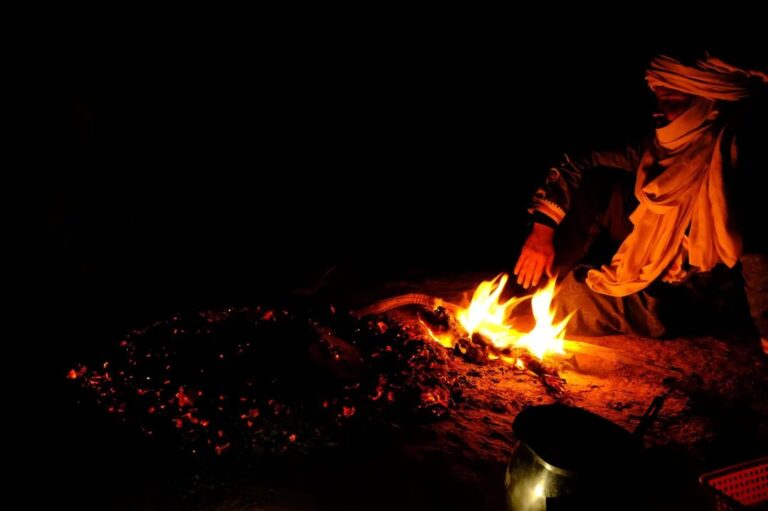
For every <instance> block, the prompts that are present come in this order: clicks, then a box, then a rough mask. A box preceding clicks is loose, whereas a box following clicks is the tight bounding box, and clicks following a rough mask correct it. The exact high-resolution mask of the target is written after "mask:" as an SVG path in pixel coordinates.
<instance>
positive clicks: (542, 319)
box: [433, 273, 570, 365]
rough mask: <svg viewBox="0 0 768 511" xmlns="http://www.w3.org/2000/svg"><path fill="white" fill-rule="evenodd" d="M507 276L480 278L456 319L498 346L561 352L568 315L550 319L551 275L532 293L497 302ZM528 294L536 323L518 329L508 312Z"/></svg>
mask: <svg viewBox="0 0 768 511" xmlns="http://www.w3.org/2000/svg"><path fill="white" fill-rule="evenodd" d="M508 279H509V277H508V276H507V274H505V273H502V274H501V275H498V276H497V277H496V278H494V279H493V280H490V281H488V280H487V281H483V282H481V283H480V285H479V286H477V289H476V290H475V293H474V295H473V296H472V301H471V302H470V303H469V305H468V306H467V307H466V308H459V310H458V311H457V312H456V319H457V320H458V321H459V323H461V325H462V326H463V327H464V329H465V330H466V331H467V333H469V334H470V335H472V334H474V333H478V334H480V335H482V336H483V337H485V338H486V339H488V340H489V341H490V342H491V343H492V344H493V345H494V346H495V347H497V348H499V349H505V348H523V349H526V350H528V351H529V352H530V353H531V354H532V355H534V356H535V357H536V358H538V359H543V358H544V357H545V356H547V355H551V354H564V353H565V350H564V349H563V346H564V338H565V326H566V325H567V324H568V320H569V319H570V316H568V317H566V318H565V319H564V320H562V321H560V322H559V323H557V324H554V323H553V320H554V317H555V311H554V309H553V307H552V298H553V296H554V294H555V279H550V280H549V282H548V283H547V286H546V287H544V288H543V289H539V290H538V291H536V293H535V294H534V295H528V296H523V297H519V298H510V299H509V300H507V301H504V302H500V301H499V298H500V297H501V293H502V292H503V291H504V286H505V285H506V284H507V280H508ZM529 298H530V299H531V307H532V309H533V317H534V320H535V322H536V324H535V326H534V328H533V330H531V331H530V332H528V333H525V332H519V331H517V330H515V329H514V328H512V326H511V325H510V324H509V320H510V316H511V313H512V311H513V310H514V308H515V307H516V306H517V305H519V304H520V303H522V302H523V301H525V300H527V299H529ZM433 337H434V336H433ZM441 344H442V343H441ZM502 358H508V357H502ZM512 362H513V363H514V359H512ZM518 365H519V364H518Z"/></svg>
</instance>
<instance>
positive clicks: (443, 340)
mask: <svg viewBox="0 0 768 511" xmlns="http://www.w3.org/2000/svg"><path fill="white" fill-rule="evenodd" d="M420 322H421V326H423V327H424V329H425V330H426V332H427V335H429V337H430V338H431V339H432V340H433V341H435V342H436V343H438V344H439V345H440V346H443V347H444V348H453V346H454V344H455V343H454V341H453V336H451V334H436V333H434V332H433V331H432V329H431V328H429V327H428V326H427V325H426V324H425V323H424V321H420Z"/></svg>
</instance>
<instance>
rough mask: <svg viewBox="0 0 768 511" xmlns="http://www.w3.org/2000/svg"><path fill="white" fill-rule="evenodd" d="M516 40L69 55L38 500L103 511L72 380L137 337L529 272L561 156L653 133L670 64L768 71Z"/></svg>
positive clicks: (29, 121) (39, 342)
mask: <svg viewBox="0 0 768 511" xmlns="http://www.w3.org/2000/svg"><path fill="white" fill-rule="evenodd" d="M519 23H522V22H519ZM511 28H513V27H511ZM511 28H510V30H509V31H488V32H486V31H483V30H481V29H480V28H479V27H474V28H473V29H472V31H471V33H470V32H469V31H462V30H458V29H457V30H456V32H455V33H453V34H450V35H451V37H447V36H448V34H445V33H443V34H436V33H435V34H431V33H428V32H426V31H425V32H424V33H423V34H422V35H420V36H418V37H414V36H412V35H411V36H407V37H406V36H405V35H404V33H401V32H400V31H399V29H398V30H395V29H394V28H392V29H391V30H386V31H384V33H380V34H378V35H376V36H372V35H371V34H370V33H367V30H366V29H365V28H364V27H363V28H361V29H359V30H352V31H349V32H345V33H343V34H341V33H340V32H338V31H336V32H333V33H331V32H330V31H329V32H328V33H323V31H322V30H318V31H316V32H314V33H312V34H308V33H305V32H303V31H301V32H302V35H301V36H300V35H297V34H296V33H292V32H289V31H285V32H282V33H281V34H279V35H271V36H269V37H266V36H264V35H261V34H256V35H254V37H253V39H251V38H250V37H243V40H234V39H232V40H228V39H227V40H225V39H223V38H222V34H220V33H217V34H213V33H210V32H206V31H202V32H203V33H201V34H197V35H199V37H196V36H195V35H196V34H184V35H181V34H179V35H178V37H177V36H175V35H174V36H169V37H168V38H167V40H166V39H165V38H164V40H163V41H162V43H161V42H157V43H154V42H153V43H151V44H149V43H147V42H146V41H144V42H142V43H141V44H139V43H135V44H134V42H132V39H131V38H126V39H124V40H122V41H121V42H119V43H116V44H112V42H113V41H110V43H109V44H102V42H103V41H102V39H100V37H102V36H98V37H97V36H93V37H73V39H80V40H79V41H78V42H77V43H76V44H72V45H70V44H66V45H55V44H54V45H51V47H50V48H49V49H47V50H46V52H45V58H44V59H43V62H41V64H40V67H41V69H42V72H43V74H44V75H45V78H44V81H45V83H49V84H50V86H49V87H44V89H37V88H36V91H41V90H42V94H40V96H39V97H38V100H35V101H32V102H31V103H30V104H29V105H28V107H24V108H23V115H24V119H23V120H22V121H21V124H20V125H19V126H20V130H19V131H20V132H21V133H22V134H23V135H24V138H25V141H24V142H23V144H24V145H23V147H24V148H25V149H26V148H29V149H28V150H29V151H30V154H31V155H32V157H31V160H32V161H34V162H35V164H36V168H35V169H34V170H32V171H30V172H29V173H28V174H25V175H22V176H19V177H18V178H14V179H13V180H11V183H10V185H9V187H8V188H7V189H6V192H5V195H6V196H7V199H8V200H7V201H6V204H10V205H11V211H12V213H11V214H10V215H9V218H7V219H6V220H9V219H10V222H8V227H7V230H6V234H5V237H6V240H9V241H6V243H5V244H4V246H5V247H6V252H7V255H9V256H10V261H11V262H10V263H6V270H5V271H6V279H5V280H6V281H7V282H9V283H10V284H9V285H8V286H4V287H6V288H7V289H8V290H9V297H10V298H11V303H12V305H10V309H9V311H7V312H10V317H12V318H13V319H12V320H11V322H10V329H9V330H7V331H6V335H8V337H7V338H6V343H5V345H6V348H5V349H6V360H10V367H6V370H5V372H6V373H7V374H6V377H7V378H9V381H10V382H11V386H10V387H8V389H7V392H8V393H9V394H12V397H11V400H10V405H9V406H11V407H12V408H11V409H12V410H13V412H12V413H11V414H10V416H9V415H6V419H5V422H6V425H10V426H11V428H12V432H11V433H10V438H7V439H6V440H7V442H9V443H11V444H13V446H14V447H13V448H12V449H13V451H14V452H13V455H12V457H11V459H12V460H13V461H12V466H13V467H15V468H18V470H17V473H18V476H19V481H20V485H19V487H20V488H24V489H25V490H24V491H39V488H40V486H41V485H42V486H43V487H46V488H48V487H51V485H52V486H53V487H55V488H57V489H56V491H52V493H51V494H52V495H53V497H51V499H52V502H56V503H67V505H69V503H75V502H77V501H80V502H81V503H82V504H83V505H84V506H85V507H86V508H90V507H88V506H90V505H93V506H96V504H93V503H91V502H90V500H89V499H92V500H93V501H94V502H98V496H99V495H100V493H99V491H103V490H93V489H92V484H93V485H95V484H99V481H103V480H104V479H105V478H106V479H109V478H110V477H111V476H110V475H105V474H98V472H99V471H101V470H104V472H106V473H109V472H110V471H113V470H115V469H114V468H113V467H109V466H105V465H101V468H100V466H99V465H100V464H103V463H107V462H105V459H106V460H109V459H110V457H109V456H105V455H104V454H103V444H99V443H98V442H96V445H89V444H88V442H86V441H85V440H84V439H86V438H89V437H91V436H92V435H94V434H95V433H94V430H97V429H98V428H99V427H100V426H98V425H88V424H85V425H84V424H81V422H82V421H83V419H82V418H79V417H78V416H77V414H76V412H74V411H73V410H74V407H73V405H72V404H71V403H69V402H67V400H68V399H70V398H71V396H70V394H68V393H66V392H65V391H63V390H60V389H59V387H61V386H62V384H63V376H64V375H65V373H66V371H67V370H68V369H69V367H70V366H71V364H73V363H74V361H76V360H79V359H80V358H82V356H83V353H86V352H88V351H89V350H91V351H92V350H98V349H99V346H101V343H106V342H112V341H113V340H114V339H115V338H116V337H117V336H118V335H120V333H121V332H122V331H124V330H125V329H126V328H129V327H134V326H137V325H143V324H146V323H148V322H150V321H152V320H154V319H157V318H163V317H166V316H167V315H168V314H170V313H172V312H175V311H186V310H195V309H197V308H203V307H215V306H222V305H230V304H235V305H248V304H255V303H259V302H260V301H262V300H265V299H270V298H271V297H275V296H279V295H282V294H285V293H288V292H290V291H291V290H295V289H298V288H311V287H312V286H315V285H317V283H318V282H320V279H321V276H322V275H324V274H326V275H330V276H331V278H336V276H338V278H339V279H344V278H347V279H354V280H356V281H357V282H358V284H359V285H362V284H360V283H361V282H362V283H368V282H370V283H375V282H378V281H382V280H387V279H393V278H403V277H404V276H405V278H407V276H408V275H419V276H423V275H428V274H432V273H440V272H453V271H456V272H459V271H485V272H490V273H494V272H498V271H510V270H511V269H512V266H513V265H514V261H515V259H516V256H517V253H518V251H519V248H520V243H521V241H522V236H523V235H524V234H525V228H526V219H527V216H526V208H527V205H528V198H529V197H530V195H531V193H532V192H533V190H534V188H535V186H536V185H537V183H538V182H539V181H540V180H541V178H542V176H543V175H544V173H545V172H546V170H547V168H548V165H549V164H551V163H552V162H554V161H555V160H556V159H557V158H558V157H559V155H560V154H562V152H564V151H567V150H579V149H587V148H590V147H593V146H594V145H596V144H597V145H610V144H618V143H621V142H622V141H625V140H628V139H631V138H636V137H638V136H641V135H642V134H643V133H644V132H645V131H647V130H648V129H649V128H650V126H651V123H650V117H649V112H650V108H651V105H652V101H651V100H652V97H651V95H650V93H649V91H648V90H647V88H646V86H645V84H644V80H643V73H644V70H645V65H646V63H647V62H648V60H649V58H650V57H651V56H652V55H654V54H655V53H657V52H659V51H663V50H682V51H683V52H689V53H695V52H698V51H699V50H702V49H707V48H712V49H714V50H718V49H719V50H720V53H721V54H723V55H728V56H731V57H732V59H733V60H735V61H737V62H744V63H746V64H749V65H752V66H758V65H764V63H765V62H766V61H767V59H766V56H765V45H764V44H762V45H758V43H757V41H758V39H759V38H758V37H757V36H755V37H754V38H753V40H739V41H737V42H735V41H734V40H732V38H730V37H729V36H726V35H725V34H722V35H709V36H705V37H701V36H697V37H690V38H689V37H687V36H678V37H658V36H656V35H652V34H648V33H644V32H642V31H635V30H631V29H629V28H627V29H626V30H623V29H620V28H619V29H612V30H610V31H609V32H602V31H597V32H594V31H592V30H586V29H584V30H583V31H582V30H581V29H579V28H571V29H569V30H564V29H562V27H552V28H550V29H547V30H542V35H541V38H540V39H534V38H532V37H531V36H527V35H522V32H515V31H514V30H512V29H511ZM219 30H222V29H219ZM222 31H223V32H226V30H222ZM585 32H590V34H589V37H586V36H585V35H584V33H585ZM553 38H554V39H553ZM136 39H137V40H138V39H141V36H140V35H139V34H137V35H136ZM545 39H546V40H545ZM763 42H764V41H763ZM27 133H29V134H30V137H26V134H27ZM30 140H32V142H31V143H30ZM27 144H29V145H27ZM481 220H482V221H481ZM489 236H493V237H494V238H495V239H496V240H497V241H496V242H495V243H494V245H493V246H492V247H486V246H483V244H482V243H481V242H480V240H482V239H485V238H487V237H489ZM329 272H330V273H329ZM371 285H373V284H371ZM58 380H62V381H58ZM110 448H111V447H110ZM124 451H126V448H125V447H116V448H115V453H116V454H115V456H124V455H125V454H126V453H125V452H124ZM118 472H119V470H118ZM137 484H138V483H137ZM36 488H37V490H36ZM90 495H93V496H92V497H91V496H90ZM62 505H63V504H62Z"/></svg>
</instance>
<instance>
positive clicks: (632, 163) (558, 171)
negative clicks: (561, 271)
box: [514, 144, 642, 289]
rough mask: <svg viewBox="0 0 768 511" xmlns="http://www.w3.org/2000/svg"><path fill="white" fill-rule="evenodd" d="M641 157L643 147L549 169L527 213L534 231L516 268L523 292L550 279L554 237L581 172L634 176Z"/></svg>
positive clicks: (571, 160) (582, 158)
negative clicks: (616, 171)
mask: <svg viewBox="0 0 768 511" xmlns="http://www.w3.org/2000/svg"><path fill="white" fill-rule="evenodd" d="M641 156H642V144H636V145H629V146H626V147H624V148H622V149H620V150H600V151H592V152H589V153H587V154H585V155H583V156H580V157H571V156H569V155H567V154H566V155H564V156H563V158H562V160H561V161H560V163H559V164H558V165H556V166H554V167H552V168H551V169H550V170H549V172H548V174H547V177H546V180H545V182H544V184H543V185H542V186H541V187H539V188H538V189H537V190H536V193H535V194H534V196H533V200H532V201H531V207H530V208H529V210H528V212H529V213H530V214H531V215H532V217H531V219H532V221H533V227H532V230H531V233H530V234H529V235H528V238H527V239H526V241H525V243H524V244H523V248H522V250H521V251H520V256H519V257H518V259H517V263H516V264H515V269H514V274H515V275H516V276H517V283H518V284H520V285H522V286H523V287H524V288H525V289H528V288H529V287H531V286H536V285H538V283H539V280H540V279H541V276H542V275H543V274H544V273H546V274H547V275H548V276H551V272H552V264H553V262H554V260H555V248H554V235H555V231H556V229H557V226H558V225H559V224H560V223H561V222H562V221H563V219H564V218H565V216H566V215H567V214H568V211H569V210H570V207H571V204H572V202H573V197H574V194H575V193H577V192H578V189H579V187H580V185H581V182H582V179H583V177H584V172H585V171H587V170H588V169H591V168H600V167H603V168H616V169H621V170H625V171H627V172H635V171H636V170H637V166H638V164H639V162H640V157H641Z"/></svg>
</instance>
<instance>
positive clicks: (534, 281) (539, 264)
mask: <svg viewBox="0 0 768 511" xmlns="http://www.w3.org/2000/svg"><path fill="white" fill-rule="evenodd" d="M545 262H546V261H544V260H543V259H539V260H537V261H536V263H535V264H534V267H533V272H532V277H531V285H533V286H537V285H538V284H539V279H540V278H541V274H542V273H543V271H544V265H545Z"/></svg>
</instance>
